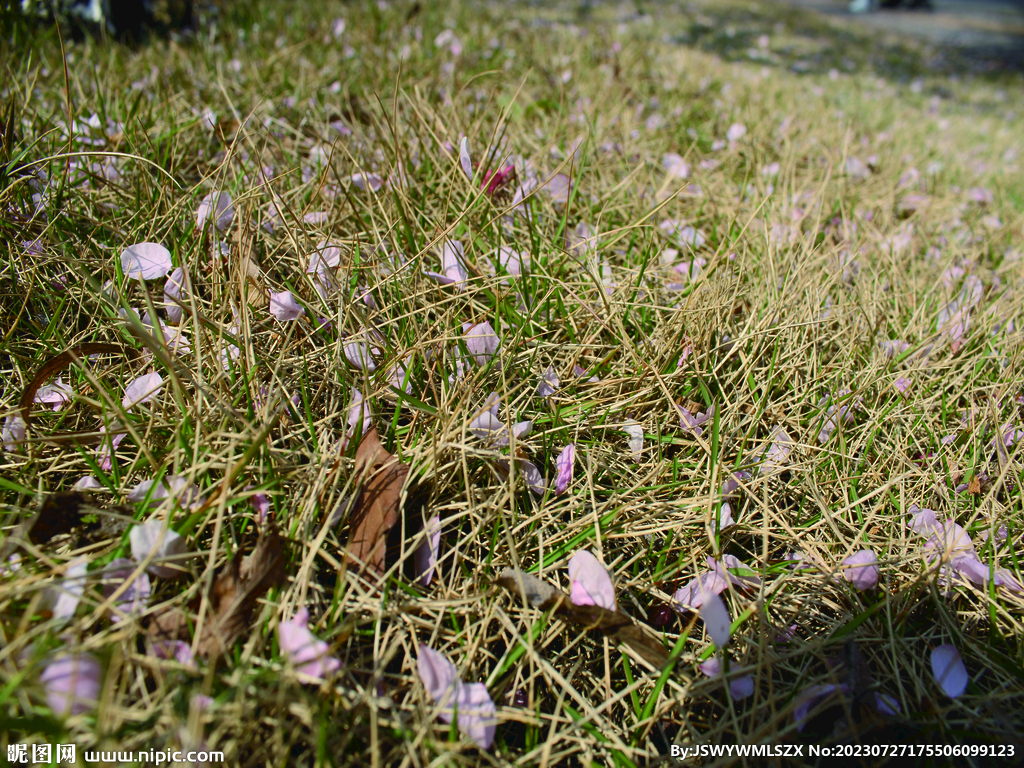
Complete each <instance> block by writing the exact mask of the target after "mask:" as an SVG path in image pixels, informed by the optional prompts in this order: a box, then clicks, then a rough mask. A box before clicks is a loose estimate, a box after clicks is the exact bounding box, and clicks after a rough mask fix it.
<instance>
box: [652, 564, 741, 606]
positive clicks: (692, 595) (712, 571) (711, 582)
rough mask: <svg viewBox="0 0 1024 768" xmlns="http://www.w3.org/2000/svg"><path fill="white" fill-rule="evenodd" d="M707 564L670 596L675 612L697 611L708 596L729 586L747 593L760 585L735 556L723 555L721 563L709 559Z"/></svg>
mask: <svg viewBox="0 0 1024 768" xmlns="http://www.w3.org/2000/svg"><path fill="white" fill-rule="evenodd" d="M707 563H708V570H706V571H704V572H703V573H700V574H698V575H697V576H696V577H695V578H694V579H693V580H692V581H690V582H689V583H688V584H687V585H686V586H684V587H681V588H680V589H678V590H676V593H675V594H674V595H673V596H672V601H673V603H674V605H675V607H676V609H677V610H697V609H699V608H700V607H701V606H702V605H703V604H704V599H705V598H706V597H707V596H708V595H719V594H721V593H722V592H724V591H725V590H726V589H728V588H729V587H730V586H732V587H734V588H736V589H742V590H745V591H749V590H753V589H757V588H758V587H759V586H760V585H761V579H760V577H759V576H757V575H756V574H755V573H754V572H753V571H751V570H750V568H748V567H747V566H746V565H744V564H743V562H741V561H740V559H739V558H738V557H736V556H735V555H723V556H722V560H721V562H719V561H717V560H715V558H713V557H709V558H708V560H707ZM734 571H736V572H737V573H734Z"/></svg>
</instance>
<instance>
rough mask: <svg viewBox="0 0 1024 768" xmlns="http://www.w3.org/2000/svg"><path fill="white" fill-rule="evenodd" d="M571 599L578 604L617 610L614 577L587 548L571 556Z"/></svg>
mask: <svg viewBox="0 0 1024 768" xmlns="http://www.w3.org/2000/svg"><path fill="white" fill-rule="evenodd" d="M569 582H570V583H571V584H572V592H571V594H570V599H571V600H572V601H573V602H574V603H575V604H576V605H599V606H601V607H602V608H607V609H608V610H609V611H614V610H616V605H615V587H614V586H613V585H612V577H611V576H610V575H609V573H608V569H607V568H605V567H604V566H603V565H602V564H601V561H600V560H598V559H597V558H596V557H594V555H593V554H592V553H590V552H589V551H587V550H585V549H581V550H578V551H577V552H576V553H575V554H574V555H573V556H572V557H570V558H569Z"/></svg>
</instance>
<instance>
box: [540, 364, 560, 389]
mask: <svg viewBox="0 0 1024 768" xmlns="http://www.w3.org/2000/svg"><path fill="white" fill-rule="evenodd" d="M559 384H560V382H559V380H558V374H557V373H555V369H554V367H553V366H550V365H549V366H548V369H547V370H546V371H544V375H543V376H542V377H541V379H540V382H539V383H538V384H537V394H538V395H540V396H541V397H551V395H553V394H555V392H557V391H558V385H559Z"/></svg>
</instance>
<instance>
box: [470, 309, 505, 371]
mask: <svg viewBox="0 0 1024 768" xmlns="http://www.w3.org/2000/svg"><path fill="white" fill-rule="evenodd" d="M462 333H463V335H464V337H465V343H466V349H467V350H468V351H469V354H470V355H471V357H472V359H473V360H474V361H475V362H476V364H477V365H486V364H487V362H488V361H489V360H490V359H491V358H492V357H494V356H495V355H496V354H497V352H498V348H499V347H500V346H501V339H499V338H498V335H497V334H496V333H495V332H494V329H493V328H492V327H491V324H490V323H489V322H487V321H486V320H485V321H484V322H482V323H476V324H473V323H463V324H462Z"/></svg>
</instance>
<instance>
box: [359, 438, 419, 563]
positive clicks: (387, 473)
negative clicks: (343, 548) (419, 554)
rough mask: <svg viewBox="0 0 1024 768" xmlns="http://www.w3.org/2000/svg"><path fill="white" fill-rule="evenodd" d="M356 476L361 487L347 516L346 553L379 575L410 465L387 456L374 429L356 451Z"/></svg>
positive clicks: (361, 441) (388, 454)
mask: <svg viewBox="0 0 1024 768" xmlns="http://www.w3.org/2000/svg"><path fill="white" fill-rule="evenodd" d="M355 473H356V477H357V478H358V481H357V482H358V483H359V484H361V485H362V487H361V488H360V489H359V490H358V491H357V493H356V499H355V502H354V503H353V505H352V512H351V515H350V516H349V525H350V528H351V532H350V534H349V540H348V553H349V554H350V555H351V556H352V557H355V558H356V559H357V560H359V561H360V562H363V563H366V564H367V565H369V566H370V568H372V569H373V570H374V571H376V572H377V573H381V572H383V570H384V554H385V551H386V549H387V535H388V531H390V530H391V529H392V528H393V527H394V525H395V523H397V522H398V517H399V508H400V506H401V500H402V487H403V486H404V485H405V481H406V478H408V476H409V465H408V464H403V463H402V462H400V461H399V460H398V459H397V458H396V457H395V456H393V455H391V454H390V453H388V452H387V451H386V450H385V449H384V446H383V445H382V444H381V442H380V438H379V437H377V430H376V428H371V429H369V430H368V431H367V432H366V433H365V434H364V435H363V438H362V440H360V441H359V447H358V448H356V464H355Z"/></svg>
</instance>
